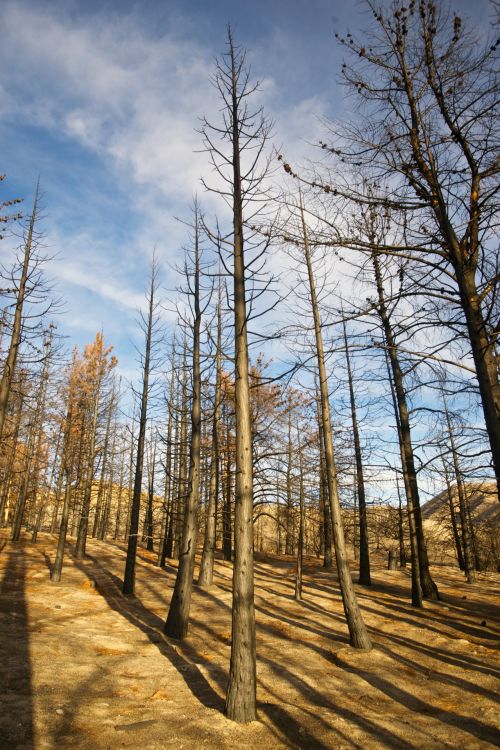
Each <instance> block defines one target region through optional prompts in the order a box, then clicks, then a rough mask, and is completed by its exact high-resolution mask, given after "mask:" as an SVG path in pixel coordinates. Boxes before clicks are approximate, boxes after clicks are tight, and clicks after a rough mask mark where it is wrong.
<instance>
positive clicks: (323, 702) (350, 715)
mask: <svg viewBox="0 0 500 750" xmlns="http://www.w3.org/2000/svg"><path fill="white" fill-rule="evenodd" d="M259 659H260V660H261V661H262V662H263V663H266V664H268V666H269V667H271V669H273V670H274V671H275V672H276V673H277V674H278V675H279V676H281V677H283V676H284V675H286V677H285V679H287V680H288V681H289V682H290V683H291V684H293V685H295V686H296V687H297V689H299V690H300V692H301V693H302V695H303V696H304V698H306V699H307V700H309V701H310V703H311V704H312V705H313V706H314V705H316V706H318V707H320V708H326V709H328V710H330V711H335V712H336V713H337V714H338V715H339V716H341V717H342V718H343V719H346V720H348V721H351V722H353V723H354V724H356V725H357V726H358V727H359V728H360V729H361V730H363V731H364V732H366V733H367V734H370V735H372V736H373V737H374V738H375V740H377V741H379V742H380V741H383V742H384V746H385V747H387V748H394V750H396V748H397V750H410V749H413V748H414V745H410V744H408V743H407V742H406V741H405V740H403V739H401V738H400V737H398V736H397V735H395V734H393V733H392V732H391V731H389V730H388V729H386V728H385V727H383V726H381V725H379V724H376V723H374V722H372V721H370V719H368V718H366V717H365V716H362V715H361V714H360V713H357V712H355V711H350V710H349V709H348V708H346V707H345V706H342V707H339V706H336V705H335V703H333V701H331V700H329V699H328V697H327V696H326V695H325V694H324V693H320V692H319V691H318V690H316V689H315V688H314V687H312V685H309V684H308V683H307V682H306V681H305V680H304V679H303V678H302V677H300V676H299V675H296V674H294V673H293V672H292V671H291V670H289V669H288V668H286V667H284V666H283V665H281V664H280V665H279V666H278V665H276V663H275V662H274V661H273V660H272V659H267V658H265V657H259ZM315 717H316V720H317V721H320V722H321V723H323V724H324V721H323V720H322V719H321V717H319V716H317V715H315ZM327 728H328V729H329V730H330V731H331V730H332V727H331V726H330V725H327ZM336 731H338V730H336ZM299 737H300V735H299ZM299 747H301V746H300V745H299ZM313 747H314V746H313ZM318 747H320V748H321V747H323V745H321V744H319V745H318ZM366 747H369V745H366Z"/></svg>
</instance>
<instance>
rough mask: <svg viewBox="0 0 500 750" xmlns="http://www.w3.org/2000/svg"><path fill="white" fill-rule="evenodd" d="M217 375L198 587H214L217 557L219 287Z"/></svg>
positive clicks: (220, 339)
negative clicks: (215, 558)
mask: <svg viewBox="0 0 500 750" xmlns="http://www.w3.org/2000/svg"><path fill="white" fill-rule="evenodd" d="M215 367H216V373H215V403H214V415H213V422H212V454H211V460H210V480H209V481H210V485H209V491H208V507H207V521H206V525H205V539H204V541H203V552H202V555H201V563H200V574H199V576H198V585H199V586H202V587H203V588H204V587H208V586H211V585H212V580H213V571H214V555H215V536H216V523H217V494H218V491H219V465H220V455H219V422H220V402H221V374H222V288H221V286H220V285H219V299H218V303H217V353H216V364H215Z"/></svg>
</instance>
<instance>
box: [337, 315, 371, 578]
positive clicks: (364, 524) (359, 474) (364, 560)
mask: <svg viewBox="0 0 500 750" xmlns="http://www.w3.org/2000/svg"><path fill="white" fill-rule="evenodd" d="M343 330H344V347H345V356H346V363H347V378H348V381H349V398H350V402H351V420H352V436H353V441H354V455H355V459H356V490H357V498H358V510H359V583H361V584H363V585H364V586H370V585H371V577H370V551H369V548H368V520H367V517H366V496H365V481H364V476H363V457H362V454H361V443H360V439H359V428H358V416H357V411H356V398H355V395H354V382H353V377H352V369H351V359H350V356H349V345H348V343H347V331H346V325H345V321H344V323H343Z"/></svg>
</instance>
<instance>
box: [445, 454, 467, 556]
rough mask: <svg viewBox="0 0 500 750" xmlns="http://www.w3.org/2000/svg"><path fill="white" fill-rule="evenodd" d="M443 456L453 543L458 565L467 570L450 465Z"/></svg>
mask: <svg viewBox="0 0 500 750" xmlns="http://www.w3.org/2000/svg"><path fill="white" fill-rule="evenodd" d="M441 458H442V461H443V472H444V479H445V482H446V495H447V498H448V508H449V509H450V519H451V529H452V532H453V543H454V545H455V552H456V555H457V560H458V567H459V568H460V570H464V571H465V560H464V554H463V550H462V542H461V540H460V534H459V532H458V524H457V516H456V513H455V505H454V502H453V492H452V489H451V483H450V477H449V474H448V467H447V466H446V462H445V460H444V457H441Z"/></svg>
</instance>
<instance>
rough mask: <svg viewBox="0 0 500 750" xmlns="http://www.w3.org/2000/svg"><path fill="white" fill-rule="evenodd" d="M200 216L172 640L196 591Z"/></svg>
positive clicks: (169, 627)
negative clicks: (184, 486)
mask: <svg viewBox="0 0 500 750" xmlns="http://www.w3.org/2000/svg"><path fill="white" fill-rule="evenodd" d="M198 222H199V214H198V208H197V206H196V207H195V228H194V231H195V248H194V279H193V281H194V296H193V313H194V318H193V360H192V367H193V375H192V383H193V394H192V400H191V439H190V445H189V474H188V493H187V497H186V502H185V507H184V523H183V527H182V538H181V545H180V554H179V566H178V568H177V576H176V578H175V585H174V591H173V594H172V599H171V601H170V608H169V610H168V616H167V621H166V623H165V628H164V632H165V633H166V635H168V636H170V637H171V638H177V639H183V638H185V637H186V635H187V632H188V626H189V611H190V608H191V594H192V590H193V572H194V558H195V554H196V539H197V535H198V523H197V512H198V505H199V501H200V450H201V406H200V401H201V373H200V330H201V308H200V255H199V252H200V250H199V229H198Z"/></svg>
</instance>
